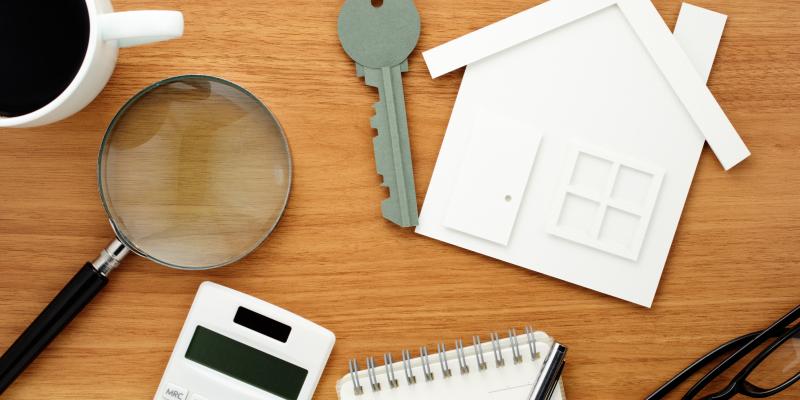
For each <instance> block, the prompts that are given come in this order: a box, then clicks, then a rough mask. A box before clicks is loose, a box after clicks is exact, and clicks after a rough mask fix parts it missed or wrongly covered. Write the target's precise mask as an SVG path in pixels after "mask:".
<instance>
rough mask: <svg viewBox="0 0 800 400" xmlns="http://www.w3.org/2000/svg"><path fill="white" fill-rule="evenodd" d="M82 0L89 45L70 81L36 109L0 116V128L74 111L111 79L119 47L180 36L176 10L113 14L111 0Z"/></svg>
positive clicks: (33, 123)
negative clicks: (56, 94) (52, 98)
mask: <svg viewBox="0 0 800 400" xmlns="http://www.w3.org/2000/svg"><path fill="white" fill-rule="evenodd" d="M85 1H86V7H87V9H88V11H89V45H88V47H87V49H86V55H85V56H84V59H83V63H82V64H81V67H80V69H79V70H78V73H77V74H76V75H75V77H74V78H73V79H72V82H71V83H70V84H69V86H67V88H66V89H65V90H64V91H63V92H61V94H60V95H59V96H58V97H56V98H55V99H54V100H53V101H51V102H50V103H48V104H47V105H45V106H44V107H42V108H39V109H38V110H36V111H33V112H30V113H28V114H24V115H20V116H14V117H6V118H4V117H2V116H0V128H4V127H31V126H40V125H45V124H49V123H52V122H56V121H59V120H62V119H64V118H67V117H69V116H71V115H73V114H75V113H77V112H78V111H80V110H82V109H83V108H84V107H86V106H87V105H88V104H89V103H91V102H92V100H94V98H95V97H97V95H98V94H100V92H101V91H102V90H103V88H104V87H105V86H106V84H107V83H108V80H109V79H111V74H112V72H114V67H115V66H116V64H117V54H118V51H119V49H120V48H122V47H131V46H137V45H140V44H145V43H153V42H158V41H163V40H169V39H174V38H178V37H181V36H182V35H183V14H181V13H180V12H178V11H127V12H117V13H115V12H114V10H113V8H112V6H111V0H85ZM0 53H2V49H0Z"/></svg>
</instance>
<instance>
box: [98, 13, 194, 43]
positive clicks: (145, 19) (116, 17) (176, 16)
mask: <svg viewBox="0 0 800 400" xmlns="http://www.w3.org/2000/svg"><path fill="white" fill-rule="evenodd" d="M99 21H100V24H99V25H100V30H101V35H102V37H103V40H116V41H117V44H118V46H119V47H133V46H138V45H140V44H147V43H154V42H161V41H164V40H170V39H175V38H179V37H181V36H183V14H182V13H181V12H180V11H149V10H148V11H123V12H115V13H110V14H102V15H100V16H99Z"/></svg>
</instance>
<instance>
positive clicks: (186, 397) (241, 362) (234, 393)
mask: <svg viewBox="0 0 800 400" xmlns="http://www.w3.org/2000/svg"><path fill="white" fill-rule="evenodd" d="M334 342H336V337H335V336H334V334H333V333H332V332H331V331H329V330H327V329H325V328H323V327H321V326H319V325H317V324H315V323H313V322H311V321H309V320H307V319H304V318H302V317H300V316H298V315H295V314H292V313H290V312H289V311H286V310H284V309H281V308H279V307H276V306H274V305H272V304H269V303H267V302H264V301H262V300H259V299H257V298H255V297H252V296H249V295H246V294H244V293H240V292H237V291H235V290H233V289H229V288H226V287H224V286H220V285H217V284H215V283H211V282H205V283H203V284H202V285H200V289H199V290H198V291H197V296H196V297H195V299H194V303H193V304H192V308H191V310H189V316H188V317H186V322H185V323H184V324H183V329H182V330H181V335H180V337H179V338H178V343H177V344H176V345H175V349H174V350H173V351H172V356H171V357H170V359H169V364H168V365H167V370H166V371H165V372H164V377H163V378H161V384H160V385H159V386H158V391H157V392H156V395H155V397H154V399H155V400H256V399H258V400H273V399H274V400H308V399H311V396H312V395H313V394H314V390H315V389H316V387H317V383H319V378H320V376H321V375H322V370H323V369H324V368H325V364H326V363H327V362H328V357H329V356H330V354H331V350H333V344H334Z"/></svg>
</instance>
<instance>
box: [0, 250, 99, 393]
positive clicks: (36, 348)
mask: <svg viewBox="0 0 800 400" xmlns="http://www.w3.org/2000/svg"><path fill="white" fill-rule="evenodd" d="M107 283H108V278H107V277H106V276H104V275H103V274H102V273H101V272H100V271H98V270H97V269H95V267H94V266H93V265H92V263H86V265H84V266H83V268H81V270H80V271H78V273H77V274H75V276H74V277H73V278H72V280H70V281H69V283H67V285H66V286H64V289H62V290H61V292H59V293H58V295H57V296H56V297H55V298H54V299H53V301H51V302H50V304H49V305H48V306H47V307H46V308H45V309H44V311H42V313H41V314H39V316H38V317H37V318H36V319H35V320H34V321H33V322H32V323H31V325H30V326H29V327H28V329H26V330H25V332H23V333H22V335H20V337H19V338H18V339H17V340H16V341H15V342H14V344H12V345H11V347H9V349H8V350H7V351H6V352H5V354H3V356H2V357H0V394H2V393H3V392H4V391H5V390H6V389H7V388H8V387H9V386H10V385H11V383H12V382H14V379H16V378H17V376H19V375H20V374H21V373H22V371H24V370H25V368H26V367H27V366H28V365H29V364H30V363H31V362H32V361H33V360H34V359H35V358H36V357H37V356H38V355H39V353H41V352H42V350H44V349H45V347H47V345H48V344H50V342H51V341H52V340H53V339H54V338H55V337H56V336H58V334H59V333H60V332H61V331H62V330H63V329H64V328H65V327H66V326H67V325H68V324H69V323H70V321H72V320H73V319H74V318H75V316H76V315H78V313H80V312H81V310H83V308H84V307H86V305H87V304H89V302H91V301H92V299H93V298H94V297H95V296H96V295H97V294H98V293H100V290H102V289H103V287H105V286H106V284H107Z"/></svg>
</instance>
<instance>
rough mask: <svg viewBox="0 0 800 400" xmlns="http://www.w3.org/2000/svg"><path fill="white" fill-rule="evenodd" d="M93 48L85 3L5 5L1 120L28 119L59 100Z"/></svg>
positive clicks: (37, 0) (0, 34) (17, 0)
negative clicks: (35, 112)
mask: <svg viewBox="0 0 800 400" xmlns="http://www.w3.org/2000/svg"><path fill="white" fill-rule="evenodd" d="M88 45H89V12H88V10H87V8H86V3H85V0H0V116H3V117H16V116H20V115H25V114H28V113H30V112H33V111H36V110H38V109H39V108H42V107H44V106H45V105H47V104H48V103H50V102H51V101H53V100H54V99H55V98H56V97H58V95H59V94H61V92H63V91H64V89H66V88H67V86H69V84H70V83H71V82H72V80H73V79H74V78H75V75H76V74H77V73H78V70H79V69H80V67H81V64H82V63H83V58H84V56H85V55H86V49H87V47H88Z"/></svg>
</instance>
